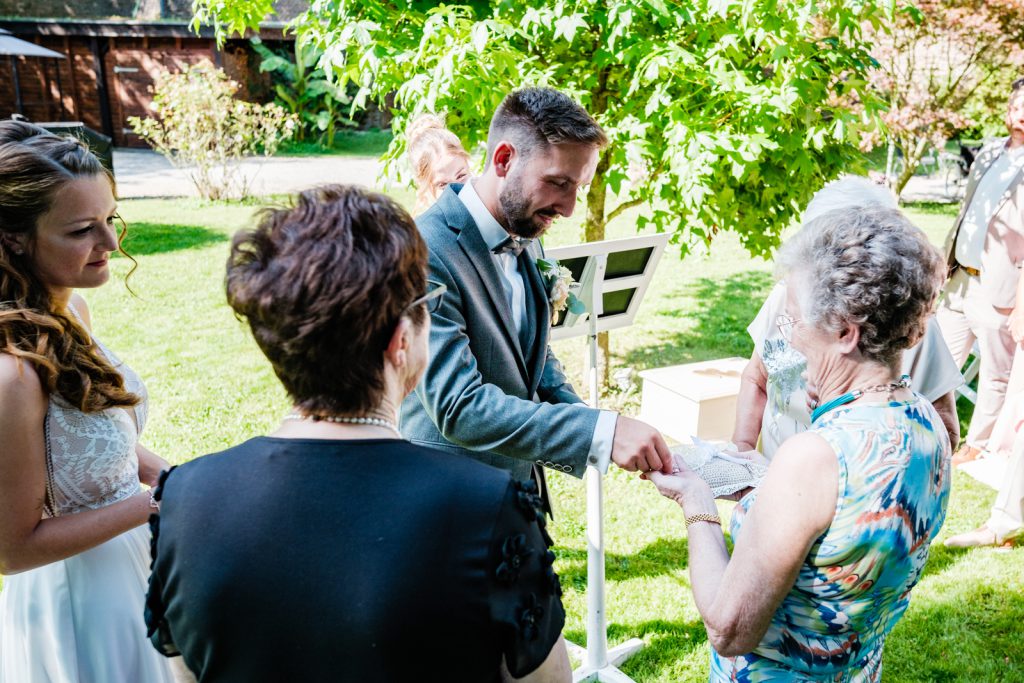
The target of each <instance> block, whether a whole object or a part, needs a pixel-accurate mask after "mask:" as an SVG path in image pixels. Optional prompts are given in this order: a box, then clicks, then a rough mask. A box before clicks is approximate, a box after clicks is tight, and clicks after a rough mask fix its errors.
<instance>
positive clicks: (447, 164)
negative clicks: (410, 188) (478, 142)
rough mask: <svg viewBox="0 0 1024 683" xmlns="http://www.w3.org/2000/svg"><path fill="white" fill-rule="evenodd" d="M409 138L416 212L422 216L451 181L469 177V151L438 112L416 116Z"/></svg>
mask: <svg viewBox="0 0 1024 683" xmlns="http://www.w3.org/2000/svg"><path fill="white" fill-rule="evenodd" d="M406 139H407V140H408V143H407V149H408V155H409V166H411V167H412V172H413V178H414V179H415V181H416V207H415V208H414V209H413V215H416V216H418V215H419V214H421V213H423V212H424V211H426V210H427V209H429V208H430V206H431V205H432V204H433V203H434V202H435V201H436V200H437V198H438V197H439V196H440V195H441V192H442V191H443V190H444V188H446V187H448V185H449V184H451V183H464V182H466V181H467V180H469V178H470V175H471V174H470V172H469V152H467V151H466V150H465V148H464V147H463V146H462V142H461V141H460V140H459V138H458V137H457V136H456V135H455V133H453V132H451V131H450V130H448V129H447V128H445V126H444V121H443V120H442V119H441V117H439V116H437V115H435V114H421V115H420V116H418V117H416V119H415V120H413V122H412V123H410V124H409V128H408V130H407V131H406Z"/></svg>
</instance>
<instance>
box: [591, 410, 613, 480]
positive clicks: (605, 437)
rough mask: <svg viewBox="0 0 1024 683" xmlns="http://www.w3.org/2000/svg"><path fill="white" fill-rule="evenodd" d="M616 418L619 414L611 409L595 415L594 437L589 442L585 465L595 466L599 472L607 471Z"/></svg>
mask: <svg viewBox="0 0 1024 683" xmlns="http://www.w3.org/2000/svg"><path fill="white" fill-rule="evenodd" d="M618 419H619V414H618V413H616V412H613V411H611V410H602V411H601V414H600V415H598V416H597V426H596V427H594V439H593V440H592V441H591V442H590V452H589V453H588V454H587V465H589V466H590V467H594V468H596V469H597V471H598V472H600V473H601V474H605V473H607V472H608V465H609V464H610V463H611V461H612V443H613V442H614V441H615V425H616V423H617V421H618Z"/></svg>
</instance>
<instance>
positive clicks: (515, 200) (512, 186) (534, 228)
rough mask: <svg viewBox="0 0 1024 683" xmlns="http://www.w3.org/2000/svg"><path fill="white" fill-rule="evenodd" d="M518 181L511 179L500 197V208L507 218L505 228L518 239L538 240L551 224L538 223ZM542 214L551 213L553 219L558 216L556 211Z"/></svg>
mask: <svg viewBox="0 0 1024 683" xmlns="http://www.w3.org/2000/svg"><path fill="white" fill-rule="evenodd" d="M516 180H517V179H510V182H508V183H507V184H506V185H505V187H504V188H503V189H502V191H501V193H500V194H499V195H498V206H499V208H500V209H501V212H502V214H503V215H504V217H505V228H506V229H507V230H508V231H509V232H510V233H512V234H513V235H516V236H517V237H524V238H526V239H531V240H532V239H536V238H538V237H540V236H541V235H543V234H544V233H545V232H546V231H547V229H548V227H550V225H551V224H550V223H549V224H548V225H544V224H543V223H540V222H538V220H537V218H536V217H535V216H534V213H533V212H531V211H530V200H529V199H528V198H527V197H526V196H525V195H524V194H523V188H522V185H521V184H520V183H518V182H516ZM542 213H550V214H551V215H552V217H555V216H557V215H558V214H556V213H555V212H554V211H546V212H545V211H542Z"/></svg>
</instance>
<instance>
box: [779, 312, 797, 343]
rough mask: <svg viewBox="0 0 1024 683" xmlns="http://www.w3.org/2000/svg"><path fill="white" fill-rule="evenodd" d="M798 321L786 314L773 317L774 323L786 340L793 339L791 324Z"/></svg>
mask: <svg viewBox="0 0 1024 683" xmlns="http://www.w3.org/2000/svg"><path fill="white" fill-rule="evenodd" d="M798 322H800V321H799V320H798V319H797V318H792V317H790V316H788V315H780V316H778V317H776V318H775V324H776V325H777V326H778V328H779V332H780V333H781V334H782V338H783V339H785V340H786V341H788V342H789V341H793V326H794V325H796V324H797V323H798Z"/></svg>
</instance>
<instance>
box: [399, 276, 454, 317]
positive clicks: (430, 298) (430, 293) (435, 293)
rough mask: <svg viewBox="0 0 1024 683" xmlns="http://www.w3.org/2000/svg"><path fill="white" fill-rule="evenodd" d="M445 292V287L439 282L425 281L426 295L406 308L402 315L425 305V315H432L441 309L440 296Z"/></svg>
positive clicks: (446, 289) (446, 288)
mask: <svg viewBox="0 0 1024 683" xmlns="http://www.w3.org/2000/svg"><path fill="white" fill-rule="evenodd" d="M447 291H448V286H447V285H443V284H441V283H440V282H434V281H433V280H427V293H426V294H424V295H423V296H421V297H420V298H419V299H416V300H415V301H413V302H412V303H411V304H409V305H408V306H406V307H405V311H403V313H405V312H406V311H409V310H410V309H413V308H416V307H417V306H422V305H423V304H426V305H427V313H434V312H435V311H437V309H438V308H440V307H441V295H443V294H444V293H445V292H447Z"/></svg>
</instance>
